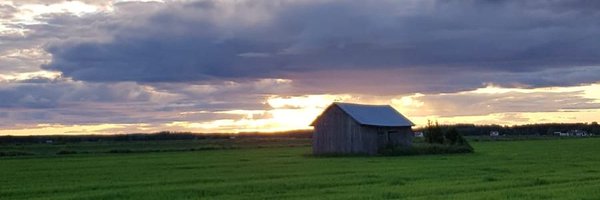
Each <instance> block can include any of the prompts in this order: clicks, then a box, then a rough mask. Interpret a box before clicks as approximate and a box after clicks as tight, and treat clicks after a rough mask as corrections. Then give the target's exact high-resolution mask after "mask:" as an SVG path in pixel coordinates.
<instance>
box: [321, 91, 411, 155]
mask: <svg viewBox="0 0 600 200" xmlns="http://www.w3.org/2000/svg"><path fill="white" fill-rule="evenodd" d="M311 126H313V127H314V133H313V153H314V154H316V155H319V154H370V155H374V154H377V153H378V151H379V150H380V149H382V148H386V147H402V146H410V145H411V144H412V139H413V137H414V135H413V132H412V129H411V127H412V126H414V124H413V123H412V122H411V121H410V120H408V119H407V118H406V117H404V116H403V115H402V114H400V113H399V112H398V111H396V110H395V109H394V108H392V107H391V106H389V105H361V104H350V103H333V104H331V105H330V106H329V107H327V108H326V109H325V111H323V113H322V114H321V115H320V116H319V117H317V119H315V120H314V121H313V122H312V123H311Z"/></svg>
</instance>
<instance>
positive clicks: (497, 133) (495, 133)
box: [490, 131, 500, 137]
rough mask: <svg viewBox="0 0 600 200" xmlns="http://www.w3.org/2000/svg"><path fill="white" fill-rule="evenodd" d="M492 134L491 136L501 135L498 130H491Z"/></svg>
mask: <svg viewBox="0 0 600 200" xmlns="http://www.w3.org/2000/svg"><path fill="white" fill-rule="evenodd" d="M490 136H491V137H498V136H500V132H498V131H490Z"/></svg>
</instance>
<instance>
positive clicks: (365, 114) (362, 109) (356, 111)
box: [312, 102, 415, 126]
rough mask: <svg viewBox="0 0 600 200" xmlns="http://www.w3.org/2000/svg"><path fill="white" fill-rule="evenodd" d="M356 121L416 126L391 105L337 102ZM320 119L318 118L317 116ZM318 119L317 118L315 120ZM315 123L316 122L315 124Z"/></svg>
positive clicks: (363, 123)
mask: <svg viewBox="0 0 600 200" xmlns="http://www.w3.org/2000/svg"><path fill="white" fill-rule="evenodd" d="M333 105H336V106H338V107H339V108H341V109H342V110H343V111H344V112H346V113H347V114H348V115H350V117H352V118H353V119H354V120H356V122H358V123H359V124H362V125H371V126H414V125H415V124H414V123H412V122H411V121H410V120H408V119H407V118H406V117H404V115H402V114H400V113H399V112H398V111H396V109H394V108H392V106H389V105H364V104H352V103H340V102H336V103H333V104H332V106H333ZM317 120H318V118H317ZM315 121H316V120H315ZM312 125H314V122H313V124H312Z"/></svg>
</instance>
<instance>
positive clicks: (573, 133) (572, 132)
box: [569, 130, 588, 137]
mask: <svg viewBox="0 0 600 200" xmlns="http://www.w3.org/2000/svg"><path fill="white" fill-rule="evenodd" d="M569 135H570V136H576V137H586V136H588V133H587V131H583V130H570V131H569Z"/></svg>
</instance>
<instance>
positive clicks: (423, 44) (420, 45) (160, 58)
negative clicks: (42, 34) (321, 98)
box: [44, 1, 600, 86]
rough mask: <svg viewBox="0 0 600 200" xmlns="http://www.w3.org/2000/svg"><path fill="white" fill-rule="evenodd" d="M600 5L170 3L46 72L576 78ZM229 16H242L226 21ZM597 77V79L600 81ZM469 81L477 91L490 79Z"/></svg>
mask: <svg viewBox="0 0 600 200" xmlns="http://www.w3.org/2000/svg"><path fill="white" fill-rule="evenodd" d="M597 6H598V3H592V2H589V1H582V2H578V1H569V2H563V1H526V2H521V1H489V2H488V1H456V2H446V1H439V2H438V1H414V2H413V1H402V2H398V1H327V2H316V1H306V2H279V1H277V2H275V1H243V2H241V3H237V4H235V5H219V3H218V2H210V1H208V2H202V3H193V4H175V3H173V4H168V5H166V6H165V8H164V9H162V10H159V11H157V12H156V13H155V14H152V15H150V17H148V18H147V19H145V20H140V21H139V24H137V25H136V26H135V27H125V28H120V29H119V30H115V31H112V32H113V35H112V40H111V41H108V42H70V41H67V42H63V43H58V44H54V45H51V46H50V47H49V48H47V51H48V52H50V53H51V54H52V56H53V60H52V62H51V63H50V64H48V65H46V66H44V68H45V69H49V70H57V71H61V72H62V73H63V74H64V75H65V76H69V77H73V78H75V79H79V80H85V81H98V82H107V81H138V82H186V81H222V80H237V81H239V80H247V79H256V78H275V77H284V78H285V77H290V76H292V75H291V74H294V73H298V72H314V71H321V70H332V69H333V70H345V69H353V70H370V69H403V68H416V69H418V70H416V71H417V72H416V73H425V74H427V73H431V72H429V71H433V70H436V71H435V72H433V73H445V71H455V70H459V71H462V72H463V73H466V74H470V73H473V74H481V73H488V72H489V73H494V72H506V73H508V72H515V73H517V74H518V73H520V72H526V73H534V72H538V71H543V70H547V69H548V68H561V69H565V70H568V69H571V68H573V67H578V66H590V65H599V64H600V42H598V40H597V37H596V36H597V35H600V21H599V20H597V19H598V17H600V12H598V11H596V10H595V9H591V8H594V7H597ZM224 7H226V8H228V9H233V10H235V11H234V12H231V13H230V14H229V15H226V14H223V12H224V11H226V9H225V8H224ZM266 11H269V12H268V13H270V14H268V16H264V15H266V14H264V12H266ZM595 78H596V80H591V82H594V81H597V80H600V78H599V77H595ZM472 79H476V80H475V81H473V82H477V85H476V86H480V85H481V83H482V82H486V80H481V79H479V78H478V77H472ZM497 81H498V82H499V83H500V84H502V83H504V82H502V80H497ZM514 81H516V82H517V83H518V82H521V81H523V82H526V81H529V82H527V84H529V85H533V86H536V85H538V84H539V85H546V83H542V82H532V81H531V80H530V79H528V80H514ZM569 81H572V82H576V83H582V82H583V81H577V80H569ZM586 82H590V80H586Z"/></svg>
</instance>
